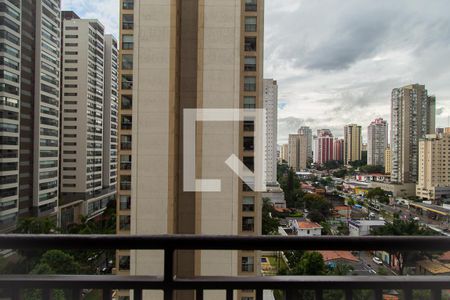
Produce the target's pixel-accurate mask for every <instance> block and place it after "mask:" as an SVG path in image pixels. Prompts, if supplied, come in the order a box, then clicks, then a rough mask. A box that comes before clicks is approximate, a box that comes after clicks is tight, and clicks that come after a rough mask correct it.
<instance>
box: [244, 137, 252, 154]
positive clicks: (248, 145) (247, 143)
mask: <svg viewBox="0 0 450 300" xmlns="http://www.w3.org/2000/svg"><path fill="white" fill-rule="evenodd" d="M254 149H255V139H254V137H252V136H246V137H244V151H253V150H254Z"/></svg>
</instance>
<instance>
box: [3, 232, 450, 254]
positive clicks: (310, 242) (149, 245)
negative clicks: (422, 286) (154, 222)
mask: <svg viewBox="0 0 450 300" xmlns="http://www.w3.org/2000/svg"><path fill="white" fill-rule="evenodd" d="M0 247H1V248H2V249H133V250H138V249H145V250H158V249H160V250H164V249H173V250H272V251H274V250H386V251H389V250H396V251H400V250H401V251H405V250H417V251H449V250H450V238H449V237H436V236H367V237H348V236H345V237H343V236H320V237H298V236H287V237H286V236H212V235H129V236H121V235H66V234H48V235H47V234H38V235H36V234H0Z"/></svg>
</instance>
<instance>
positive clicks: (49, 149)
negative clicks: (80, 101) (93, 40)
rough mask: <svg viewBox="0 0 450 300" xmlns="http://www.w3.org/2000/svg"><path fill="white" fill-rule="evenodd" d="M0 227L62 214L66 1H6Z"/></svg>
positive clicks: (0, 91) (0, 30)
mask: <svg viewBox="0 0 450 300" xmlns="http://www.w3.org/2000/svg"><path fill="white" fill-rule="evenodd" d="M0 5H1V8H2V13H1V15H2V16H1V18H2V21H4V22H2V25H1V26H0V66H1V68H0V119H1V121H0V122H1V125H0V232H5V231H10V230H12V229H14V227H15V225H16V222H17V220H18V218H19V216H22V217H29V216H56V207H57V205H58V167H59V163H58V156H59V105H60V90H59V88H60V73H59V72H60V40H61V30H60V28H61V16H60V15H61V8H60V7H61V4H60V1H59V0H46V1H43V0H22V1H18V0H0Z"/></svg>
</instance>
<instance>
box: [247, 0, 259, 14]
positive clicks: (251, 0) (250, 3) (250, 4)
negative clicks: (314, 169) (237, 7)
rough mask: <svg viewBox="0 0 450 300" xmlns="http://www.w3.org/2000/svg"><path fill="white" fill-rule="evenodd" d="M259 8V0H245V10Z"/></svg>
mask: <svg viewBox="0 0 450 300" xmlns="http://www.w3.org/2000/svg"><path fill="white" fill-rule="evenodd" d="M257 8H258V5H257V0H245V11H256V10H257Z"/></svg>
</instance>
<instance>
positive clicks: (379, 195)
mask: <svg viewBox="0 0 450 300" xmlns="http://www.w3.org/2000/svg"><path fill="white" fill-rule="evenodd" d="M367 198H369V199H371V200H377V201H379V202H381V203H384V204H388V203H389V195H388V193H387V192H385V191H384V190H382V189H381V188H379V187H377V188H374V189H370V190H369V191H368V192H367Z"/></svg>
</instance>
